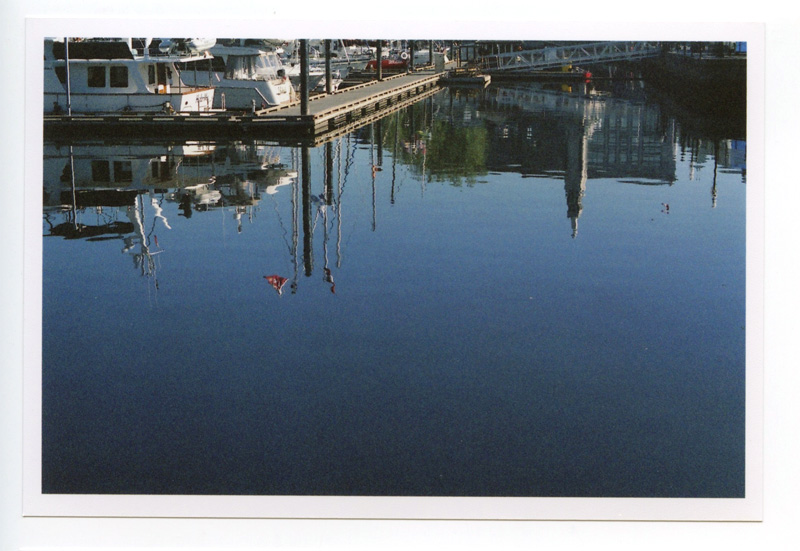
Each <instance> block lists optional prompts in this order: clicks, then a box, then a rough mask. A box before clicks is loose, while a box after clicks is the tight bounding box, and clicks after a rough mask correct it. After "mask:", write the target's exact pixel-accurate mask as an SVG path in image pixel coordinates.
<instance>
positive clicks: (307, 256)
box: [300, 146, 314, 277]
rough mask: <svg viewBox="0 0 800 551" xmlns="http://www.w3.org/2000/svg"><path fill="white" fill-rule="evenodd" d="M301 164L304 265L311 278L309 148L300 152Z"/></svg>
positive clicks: (312, 266)
mask: <svg viewBox="0 0 800 551" xmlns="http://www.w3.org/2000/svg"><path fill="white" fill-rule="evenodd" d="M300 162H301V164H302V173H303V264H304V267H305V274H306V277H310V276H311V273H312V271H313V268H314V258H313V250H312V241H313V235H312V231H311V161H310V159H309V156H308V147H307V146H303V147H302V148H301V150H300Z"/></svg>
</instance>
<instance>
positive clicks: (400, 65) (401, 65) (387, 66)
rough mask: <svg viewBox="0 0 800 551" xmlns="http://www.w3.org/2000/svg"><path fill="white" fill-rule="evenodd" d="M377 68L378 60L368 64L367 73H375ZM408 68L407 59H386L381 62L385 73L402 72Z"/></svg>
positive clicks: (372, 60)
mask: <svg viewBox="0 0 800 551" xmlns="http://www.w3.org/2000/svg"><path fill="white" fill-rule="evenodd" d="M377 67H378V61H377V60H376V59H371V60H370V61H368V62H367V66H366V67H365V69H366V70H367V71H375V70H377ZM406 67H408V61H407V60H405V59H393V58H384V59H382V60H381V69H382V70H384V71H386V70H388V71H392V70H394V71H400V70H405V69H406Z"/></svg>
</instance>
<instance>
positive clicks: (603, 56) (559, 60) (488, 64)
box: [477, 42, 661, 74]
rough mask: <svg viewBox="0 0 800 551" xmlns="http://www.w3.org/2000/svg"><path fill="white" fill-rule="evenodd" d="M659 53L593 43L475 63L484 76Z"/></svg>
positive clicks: (652, 46)
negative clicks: (485, 74)
mask: <svg viewBox="0 0 800 551" xmlns="http://www.w3.org/2000/svg"><path fill="white" fill-rule="evenodd" d="M660 53H661V44H660V43H659V42H593V43H588V44H570V45H566V46H547V47H543V48H537V49H534V50H523V51H518V52H508V53H503V54H494V55H490V56H485V57H483V58H481V59H480V60H477V61H478V67H479V68H480V70H481V71H483V72H484V73H487V74H493V73H495V74H497V73H524V72H529V71H541V70H546V69H560V68H561V67H565V66H568V65H577V64H590V63H608V62H612V61H629V60H634V59H642V58H645V57H655V56H657V55H659V54H660Z"/></svg>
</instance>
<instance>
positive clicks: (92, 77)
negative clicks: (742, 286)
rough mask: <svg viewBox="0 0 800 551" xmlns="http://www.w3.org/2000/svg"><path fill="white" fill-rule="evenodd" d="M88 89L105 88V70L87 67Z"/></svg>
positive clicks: (103, 68)
mask: <svg viewBox="0 0 800 551" xmlns="http://www.w3.org/2000/svg"><path fill="white" fill-rule="evenodd" d="M87 84H88V85H89V88H105V86H106V68H105V67H88V80H87Z"/></svg>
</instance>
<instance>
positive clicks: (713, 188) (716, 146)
mask: <svg viewBox="0 0 800 551" xmlns="http://www.w3.org/2000/svg"><path fill="white" fill-rule="evenodd" d="M717 159H719V141H715V142H714V181H713V184H712V185H711V208H712V209H715V208H717V163H718V161H717Z"/></svg>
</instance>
